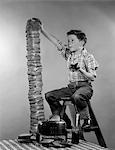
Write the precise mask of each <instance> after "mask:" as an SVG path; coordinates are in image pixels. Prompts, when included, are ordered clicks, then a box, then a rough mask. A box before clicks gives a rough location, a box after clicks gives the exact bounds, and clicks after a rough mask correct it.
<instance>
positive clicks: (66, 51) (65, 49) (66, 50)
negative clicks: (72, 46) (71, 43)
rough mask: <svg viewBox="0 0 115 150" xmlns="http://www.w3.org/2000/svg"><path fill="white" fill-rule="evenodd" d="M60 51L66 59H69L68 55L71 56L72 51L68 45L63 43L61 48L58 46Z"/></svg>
mask: <svg viewBox="0 0 115 150" xmlns="http://www.w3.org/2000/svg"><path fill="white" fill-rule="evenodd" d="M60 44H61V43H60ZM58 51H60V52H61V55H62V57H63V58H65V60H67V59H68V56H69V53H70V52H69V49H68V48H67V46H65V45H61V49H59V48H58Z"/></svg>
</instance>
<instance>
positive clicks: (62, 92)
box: [45, 81, 93, 125]
mask: <svg viewBox="0 0 115 150" xmlns="http://www.w3.org/2000/svg"><path fill="white" fill-rule="evenodd" d="M92 95H93V90H92V86H91V83H88V82H87V81H78V82H77V84H76V83H75V82H74V83H70V84H68V86H67V87H63V88H61V89H56V90H53V91H50V92H47V93H46V94H45V98H46V100H47V102H48V104H49V106H50V108H51V111H52V114H57V115H59V114H60V112H61V109H62V105H61V104H60V102H59V100H60V98H61V97H71V100H72V102H73V104H74V105H76V106H77V109H78V111H79V113H80V117H81V119H87V118H89V111H88V107H87V102H86V101H88V100H89V99H91V97H92ZM63 119H64V120H65V122H66V124H67V125H70V124H71V121H70V119H69V118H68V116H67V114H66V113H64V116H63Z"/></svg>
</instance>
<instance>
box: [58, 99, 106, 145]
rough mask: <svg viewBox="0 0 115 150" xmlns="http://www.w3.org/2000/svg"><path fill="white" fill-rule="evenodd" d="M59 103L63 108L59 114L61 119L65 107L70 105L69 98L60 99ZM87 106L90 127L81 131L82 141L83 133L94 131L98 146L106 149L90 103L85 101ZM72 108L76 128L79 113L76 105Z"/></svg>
mask: <svg viewBox="0 0 115 150" xmlns="http://www.w3.org/2000/svg"><path fill="white" fill-rule="evenodd" d="M60 101H63V107H62V111H61V113H60V117H61V118H63V114H64V113H65V110H66V106H67V105H69V104H72V102H71V97H61V99H60ZM87 104H88V109H89V114H90V117H91V127H90V128H88V129H85V130H82V139H84V136H83V133H84V132H90V131H94V132H95V135H96V138H97V141H98V143H99V145H100V146H102V147H105V148H107V146H106V143H105V140H104V138H103V135H102V132H101V129H100V127H99V124H98V122H97V119H96V117H95V114H94V112H93V110H92V107H91V103H90V101H87ZM74 107H75V124H76V126H78V124H79V122H78V121H79V118H78V115H79V113H78V111H77V107H76V105H75V106H74ZM80 129H81V128H80ZM84 140H85V139H84Z"/></svg>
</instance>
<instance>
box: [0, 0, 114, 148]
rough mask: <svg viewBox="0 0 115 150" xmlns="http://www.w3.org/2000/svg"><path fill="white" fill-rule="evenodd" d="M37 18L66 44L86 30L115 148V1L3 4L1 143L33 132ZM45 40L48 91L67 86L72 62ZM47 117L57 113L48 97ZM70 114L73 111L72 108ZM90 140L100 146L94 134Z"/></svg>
mask: <svg viewBox="0 0 115 150" xmlns="http://www.w3.org/2000/svg"><path fill="white" fill-rule="evenodd" d="M32 17H37V18H39V19H40V20H41V21H42V23H43V24H44V28H46V30H47V31H48V32H50V33H52V34H54V35H55V36H56V37H57V38H59V39H60V40H61V41H63V42H64V43H66V32H67V31H69V30H70V29H81V30H83V31H84V32H85V33H86V35H87V38H88V42H87V45H86V47H87V49H88V50H89V52H90V53H92V54H93V55H94V56H95V58H96V60H97V61H98V63H99V65H100V66H99V69H98V71H97V78H96V80H95V82H94V83H93V88H94V95H93V97H92V100H91V104H92V107H93V110H94V112H95V115H96V118H97V120H98V122H99V125H100V128H101V130H102V133H103V136H104V139H105V141H106V144H107V146H108V147H109V148H113V149H114V148H115V91H114V89H115V2H114V1H94V2H91V1H81V2H80V1H70V2H69V1H57V2H56V1H41V2H40V1H34V0H33V1H27V0H25V1H22V0H21V1H18V0H15V1H13V0H12V1H3V2H1V3H0V139H9V138H11V139H14V138H16V137H17V136H18V135H19V134H21V133H28V132H29V126H30V122H29V121H30V120H29V119H30V110H29V109H30V106H29V100H28V89H29V87H28V76H27V59H26V55H27V51H26V33H25V30H26V23H27V20H28V19H30V18H32ZM40 38H41V43H40V44H41V57H42V66H43V71H42V75H43V97H44V93H45V92H47V91H50V90H53V89H56V88H61V87H63V86H66V85H67V83H68V77H67V70H66V62H65V60H64V59H63V58H62V57H61V56H60V53H59V52H58V51H57V49H56V48H55V47H54V46H53V45H52V44H51V43H50V42H49V41H48V40H47V39H46V38H45V37H43V35H41V36H40ZM44 108H45V117H46V118H48V117H49V115H51V111H50V108H49V106H48V104H47V102H46V101H45V99H44ZM68 112H69V110H68ZM85 137H86V139H87V140H89V141H91V142H94V143H97V141H96V138H95V135H94V134H93V133H87V134H86V135H85Z"/></svg>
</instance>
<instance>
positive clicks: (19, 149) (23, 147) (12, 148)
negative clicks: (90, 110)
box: [0, 140, 109, 150]
mask: <svg viewBox="0 0 115 150" xmlns="http://www.w3.org/2000/svg"><path fill="white" fill-rule="evenodd" d="M58 149H59V150H109V149H107V148H104V147H101V146H99V145H97V144H94V143H91V142H86V141H80V143H79V144H78V145H76V144H73V145H72V146H71V147H70V148H69V147H66V148H58ZM0 150H57V148H54V147H50V148H46V147H43V146H42V145H39V144H37V143H36V144H34V143H29V144H25V143H19V142H18V141H17V140H1V141H0Z"/></svg>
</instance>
